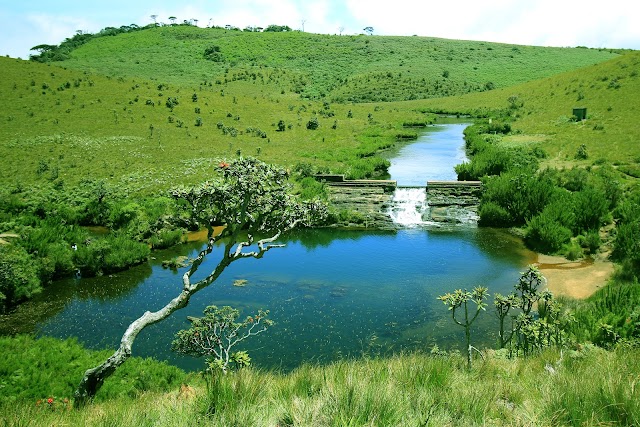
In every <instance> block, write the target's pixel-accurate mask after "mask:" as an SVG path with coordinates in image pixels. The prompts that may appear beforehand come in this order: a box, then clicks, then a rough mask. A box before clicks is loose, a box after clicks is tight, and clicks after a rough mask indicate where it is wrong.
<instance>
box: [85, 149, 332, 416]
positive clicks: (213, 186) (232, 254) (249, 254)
mask: <svg viewBox="0 0 640 427" xmlns="http://www.w3.org/2000/svg"><path fill="white" fill-rule="evenodd" d="M217 172H218V174H217V176H216V177H215V179H214V180H212V181H208V182H205V183H203V184H201V185H198V186H195V187H178V188H174V189H173V190H171V192H170V193H171V196H172V197H173V198H175V199H176V200H178V201H181V203H182V206H184V207H185V212H184V214H185V215H186V216H187V219H186V220H187V221H188V222H191V223H192V224H193V225H198V226H202V227H205V228H206V229H207V236H208V237H207V240H208V242H207V245H206V247H205V248H204V249H202V250H201V251H200V253H199V254H198V256H197V257H196V259H195V260H194V261H193V263H192V264H191V267H190V268H189V270H188V271H186V272H185V273H184V275H183V276H182V290H181V292H180V293H179V294H178V295H177V296H176V297H175V298H173V299H172V300H171V301H169V302H168V303H167V304H166V305H165V306H164V307H162V308H161V309H160V310H158V311H155V312H150V311H146V312H145V313H144V314H143V315H142V316H140V317H139V318H138V319H136V320H134V321H133V322H132V323H131V324H130V325H129V326H128V327H127V329H126V331H125V332H124V334H123V336H122V339H121V341H120V346H119V347H118V349H117V350H116V351H115V352H114V353H113V354H112V355H111V356H110V357H109V358H108V359H107V360H105V361H104V362H103V363H102V364H100V365H98V366H96V367H94V368H91V369H88V370H87V371H86V372H85V374H84V376H83V378H82V380H81V381H80V384H79V385H78V387H77V389H76V391H75V393H74V397H75V402H74V405H75V406H76V407H78V406H83V405H84V404H86V403H87V402H88V401H89V400H90V399H91V398H93V396H95V394H96V393H97V392H98V390H99V389H100V387H101V386H102V384H103V383H104V381H105V380H106V379H107V378H109V377H110V376H111V375H112V374H113V373H114V372H115V370H116V369H117V368H118V367H119V366H120V365H122V364H123V363H124V362H125V361H126V360H127V359H128V358H129V357H130V356H131V349H132V346H133V342H134V340H135V339H136V337H137V336H138V334H139V333H140V332H141V331H142V330H143V329H144V328H146V327H147V326H150V325H153V324H155V323H158V322H160V321H162V320H164V319H166V318H167V317H169V316H170V315H171V314H172V313H174V312H175V311H176V310H179V309H181V308H184V307H186V306H187V305H188V304H189V300H190V298H191V297H192V296H193V295H194V294H195V293H197V292H199V291H201V290H202V289H204V288H206V287H208V286H209V285H211V284H212V283H214V282H215V281H216V280H217V279H218V277H219V276H220V274H222V272H223V271H224V270H225V269H226V268H227V267H228V266H229V265H230V264H231V263H233V262H235V261H238V260H241V259H245V258H255V259H260V258H262V257H263V256H264V255H265V254H266V253H267V252H268V251H269V250H271V249H273V248H277V247H282V246H283V245H278V244H274V243H273V242H275V241H276V240H277V239H278V237H279V236H280V235H281V233H282V232H284V231H286V230H290V229H291V228H293V227H296V226H299V225H311V224H312V223H314V222H315V221H318V220H322V219H324V218H325V217H326V215H327V209H326V205H324V204H323V203H320V202H318V201H308V202H301V201H298V200H297V199H296V198H295V197H294V196H293V195H292V194H291V185H290V184H288V183H287V178H288V173H287V172H286V171H285V170H284V169H282V168H279V167H276V166H272V165H267V164H266V163H263V162H261V161H259V160H256V159H253V158H242V157H241V158H238V159H234V160H232V161H230V162H221V163H220V164H219V165H218V168H217ZM216 225H224V228H223V229H222V231H221V232H219V234H217V235H214V226H216ZM258 236H259V237H258ZM216 242H220V243H221V244H220V247H219V248H214V245H215V244H216ZM252 247H253V250H251V248H252ZM214 249H216V250H215V254H216V255H217V256H219V258H218V263H217V265H216V266H215V267H214V268H213V270H212V271H211V272H210V273H209V274H208V275H207V276H206V277H204V278H202V279H200V280H198V281H196V282H192V280H191V278H192V277H193V275H194V274H195V273H196V272H197V271H198V269H199V268H200V266H201V265H202V263H203V262H204V260H205V259H206V258H207V257H208V256H209V255H211V254H212V253H214Z"/></svg>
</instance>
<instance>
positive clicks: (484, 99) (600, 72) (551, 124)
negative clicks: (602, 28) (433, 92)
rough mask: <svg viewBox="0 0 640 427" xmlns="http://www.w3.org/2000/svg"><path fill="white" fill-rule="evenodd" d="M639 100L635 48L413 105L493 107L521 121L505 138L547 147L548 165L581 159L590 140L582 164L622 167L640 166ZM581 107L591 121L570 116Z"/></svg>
mask: <svg viewBox="0 0 640 427" xmlns="http://www.w3.org/2000/svg"><path fill="white" fill-rule="evenodd" d="M510 99H511V101H510ZM639 99H640V52H629V53H626V54H624V55H622V56H620V57H618V58H614V59H612V60H610V61H607V62H604V63H601V64H597V65H593V66H589V67H584V68H580V69H577V70H573V71H568V72H565V73H562V74H559V75H556V76H553V77H548V78H545V79H540V80H536V81H533V82H529V83H525V84H522V85H516V86H512V87H509V88H502V89H498V90H494V91H490V92H484V93H481V94H469V95H465V96H459V97H450V98H443V99H438V100H426V101H420V102H413V103H411V105H412V106H413V107H414V108H417V109H426V110H433V111H438V110H444V111H450V112H460V113H470V114H482V115H485V114H487V113H488V112H489V110H490V109H494V110H500V111H502V112H505V113H507V114H508V115H510V116H511V117H512V118H513V119H515V121H514V122H513V123H512V128H513V130H514V132H512V134H510V135H508V136H506V137H504V138H503V142H504V143H505V144H511V145H520V146H522V145H534V146H535V145H538V146H540V147H542V148H543V149H544V150H545V151H546V152H547V153H548V154H549V158H548V159H547V160H546V163H547V164H548V165H552V166H568V165H572V164H575V163H576V159H575V153H576V151H577V149H578V147H579V146H580V145H581V144H585V145H586V148H587V152H588V154H589V156H588V159H585V160H583V161H581V162H578V164H591V163H593V162H594V161H596V162H602V161H603V160H606V161H609V162H612V163H615V164H616V165H625V167H622V168H621V169H622V170H632V169H635V170H638V165H639V162H640V126H638V125H637V124H638V114H639V113H640V103H639V102H638V100H639ZM403 105H405V106H407V104H406V103H405V104H403ZM578 107H579V108H586V109H587V120H585V121H579V122H575V121H571V120H570V118H571V116H572V114H573V108H578ZM494 116H495V113H494ZM635 173H637V172H635ZM635 173H634V174H635Z"/></svg>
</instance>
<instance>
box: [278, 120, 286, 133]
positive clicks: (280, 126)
mask: <svg viewBox="0 0 640 427" xmlns="http://www.w3.org/2000/svg"><path fill="white" fill-rule="evenodd" d="M285 126H286V125H285V123H284V120H282V119H280V120H279V121H278V132H284V130H285Z"/></svg>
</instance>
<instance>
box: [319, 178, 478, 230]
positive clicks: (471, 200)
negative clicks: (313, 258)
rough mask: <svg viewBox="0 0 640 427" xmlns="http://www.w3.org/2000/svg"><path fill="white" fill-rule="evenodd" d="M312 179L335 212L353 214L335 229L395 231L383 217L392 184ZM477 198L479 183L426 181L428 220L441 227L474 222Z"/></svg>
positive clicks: (377, 181)
mask: <svg viewBox="0 0 640 427" xmlns="http://www.w3.org/2000/svg"><path fill="white" fill-rule="evenodd" d="M316 179H318V180H319V181H322V182H325V183H326V184H327V187H328V191H329V201H330V204H331V206H332V207H333V208H334V209H335V210H337V211H349V212H354V213H355V214H354V215H352V216H351V217H350V218H347V219H346V220H345V221H342V222H340V223H339V224H338V225H340V226H347V227H366V228H380V229H386V228H396V225H395V224H394V223H393V221H392V220H391V218H390V217H389V215H388V214H387V212H388V211H389V209H390V207H391V199H392V197H393V193H394V191H395V189H396V187H397V183H396V181H390V180H353V181H348V180H345V179H344V176H342V175H318V176H316ZM481 194H482V183H480V182H479V181H430V182H428V183H427V199H428V203H429V214H428V217H429V219H430V220H432V221H435V222H444V223H467V222H475V221H477V217H478V215H477V211H478V205H479V203H480V196H481Z"/></svg>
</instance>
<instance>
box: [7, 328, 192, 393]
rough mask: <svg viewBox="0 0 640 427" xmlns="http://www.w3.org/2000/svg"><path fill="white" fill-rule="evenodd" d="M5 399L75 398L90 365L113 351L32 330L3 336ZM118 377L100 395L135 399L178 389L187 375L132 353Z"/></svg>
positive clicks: (172, 367) (174, 368)
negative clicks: (34, 334)
mask: <svg viewBox="0 0 640 427" xmlns="http://www.w3.org/2000/svg"><path fill="white" fill-rule="evenodd" d="M0 352H1V353H2V355H3V357H2V358H0V376H2V378H3V382H2V387H0V399H2V401H3V402H11V401H13V402H16V401H25V400H30V401H31V404H35V403H36V400H37V399H42V398H46V397H49V396H56V397H58V398H64V397H67V398H70V397H71V396H72V394H73V390H74V388H75V387H76V386H77V385H78V381H79V379H80V378H81V377H82V374H83V372H84V370H85V369H87V367H89V366H94V365H96V364H98V363H99V362H100V361H101V360H103V359H104V358H105V357H108V355H109V354H110V353H111V352H110V351H100V352H98V351H90V350H86V349H85V348H83V347H82V346H81V345H80V344H78V342H77V341H76V340H75V339H67V340H58V339H55V338H48V337H43V338H39V339H34V338H33V337H30V336H27V335H18V336H15V337H0ZM114 377H118V378H119V380H118V379H116V380H115V381H108V382H106V383H105V385H104V386H103V387H102V389H101V391H100V393H98V395H97V396H96V400H98V401H104V400H109V399H114V398H133V397H136V396H138V395H140V394H141V393H143V392H145V391H151V390H155V391H165V392H167V391H170V390H175V389H176V388H177V387H178V386H179V385H180V384H181V383H182V382H183V381H185V378H186V374H185V372H184V371H182V370H180V369H179V368H177V367H175V366H170V365H169V364H167V363H166V362H158V361H155V360H153V359H150V358H149V359H142V358H139V357H132V358H131V359H130V360H129V362H127V363H126V364H125V365H124V366H122V367H121V368H120V369H118V371H117V372H116V373H115V374H114Z"/></svg>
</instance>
